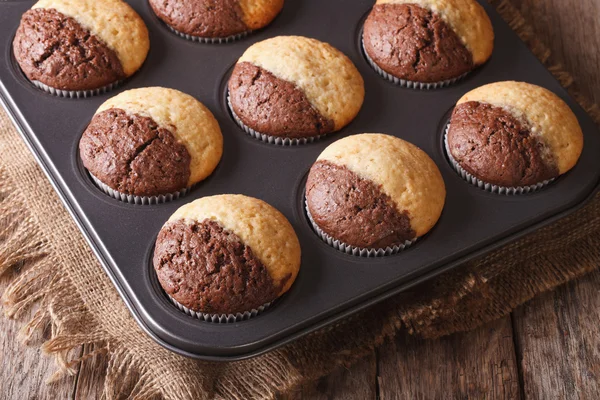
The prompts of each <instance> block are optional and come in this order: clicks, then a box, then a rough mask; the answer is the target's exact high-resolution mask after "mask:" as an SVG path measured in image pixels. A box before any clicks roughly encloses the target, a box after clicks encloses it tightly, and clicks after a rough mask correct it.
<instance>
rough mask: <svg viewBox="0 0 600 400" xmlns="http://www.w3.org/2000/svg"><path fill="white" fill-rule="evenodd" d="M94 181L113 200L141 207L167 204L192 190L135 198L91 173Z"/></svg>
mask: <svg viewBox="0 0 600 400" xmlns="http://www.w3.org/2000/svg"><path fill="white" fill-rule="evenodd" d="M90 176H91V177H92V180H93V181H94V183H95V184H96V186H98V188H99V189H100V190H102V191H103V192H104V193H106V194H107V195H109V196H110V197H112V198H113V199H117V200H120V201H124V202H126V203H130V204H140V205H151V204H160V203H166V202H169V201H172V200H177V199H178V198H180V197H183V196H185V195H186V194H187V193H188V192H189V191H190V189H191V188H185V189H183V190H180V191H179V192H175V193H169V194H161V195H158V196H135V195H133V194H125V193H121V192H118V191H116V190H114V189H113V188H111V187H109V186H108V185H106V184H105V183H103V182H102V181H101V180H100V179H98V178H96V177H95V176H94V175H92V174H91V173H90Z"/></svg>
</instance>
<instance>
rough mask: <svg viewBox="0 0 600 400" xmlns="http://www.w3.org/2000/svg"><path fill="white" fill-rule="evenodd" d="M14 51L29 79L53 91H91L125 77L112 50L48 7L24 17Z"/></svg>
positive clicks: (74, 22) (72, 20)
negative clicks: (53, 89)
mask: <svg viewBox="0 0 600 400" xmlns="http://www.w3.org/2000/svg"><path fill="white" fill-rule="evenodd" d="M13 52H14V55H15V59H16V60H17V62H18V63H19V66H20V67H21V70H22V71H23V73H24V74H25V75H26V76H27V78H28V79H29V80H32V81H39V82H41V83H43V84H45V85H47V86H50V87H52V88H55V89H61V90H69V91H77V90H93V89H98V88H101V87H104V86H107V85H110V84H112V83H115V82H118V81H119V80H122V79H124V78H125V73H124V72H123V67H122V65H121V62H120V60H119V58H118V56H117V54H116V53H115V51H113V50H112V49H111V48H109V47H108V45H106V44H105V43H104V42H103V41H102V40H100V38H98V37H97V36H96V35H94V34H92V33H90V31H88V30H87V29H85V28H84V27H82V26H81V25H80V24H79V23H78V22H77V21H76V20H75V19H73V18H71V17H68V16H66V15H64V14H61V13H60V12H58V11H56V10H54V9H51V8H48V9H45V8H36V9H31V10H29V11H27V12H26V13H25V14H24V15H23V17H22V19H21V24H20V25H19V28H18V29H17V33H16V35H15V38H14V41H13Z"/></svg>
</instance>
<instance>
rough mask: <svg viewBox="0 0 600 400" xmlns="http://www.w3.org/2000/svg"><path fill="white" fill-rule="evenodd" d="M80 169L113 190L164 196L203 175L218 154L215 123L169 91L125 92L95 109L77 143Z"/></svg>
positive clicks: (189, 100) (197, 106) (188, 99)
mask: <svg viewBox="0 0 600 400" xmlns="http://www.w3.org/2000/svg"><path fill="white" fill-rule="evenodd" d="M79 152H80V156H81V160H82V161H83V165H84V166H85V168H87V170H88V171H89V172H90V173H91V174H92V175H94V176H95V177H96V178H98V179H99V180H100V181H101V182H103V183H104V184H106V185H108V186H109V187H111V188H112V189H114V190H116V191H118V192H121V193H125V194H132V195H136V196H156V195H160V194H169V193H174V192H177V191H180V190H182V189H185V188H186V187H190V186H192V185H194V184H195V183H198V182H200V181H202V180H203V179H205V178H206V177H208V176H209V175H210V174H211V173H212V171H213V170H214V169H215V167H216V166H217V164H218V163H219V160H220V159H221V155H222V153H223V136H222V135H221V129H220V128H219V124H218V123H217V120H216V119H215V118H214V116H213V115H212V113H211V112H210V111H209V110H208V109H207V108H206V107H205V106H204V105H202V103H200V102H199V101H198V100H196V99H195V98H193V97H192V96H189V95H187V94H185V93H182V92H179V91H177V90H173V89H166V88H161V87H150V88H142V89H133V90H128V91H125V92H123V93H121V94H119V95H117V96H115V97H113V98H111V99H109V100H107V101H106V102H105V103H104V104H102V105H101V106H100V108H98V110H97V111H96V113H95V114H94V117H93V118H92V121H91V122H90V124H89V125H88V127H87V129H86V130H85V132H84V133H83V136H82V137H81V140H80V142H79Z"/></svg>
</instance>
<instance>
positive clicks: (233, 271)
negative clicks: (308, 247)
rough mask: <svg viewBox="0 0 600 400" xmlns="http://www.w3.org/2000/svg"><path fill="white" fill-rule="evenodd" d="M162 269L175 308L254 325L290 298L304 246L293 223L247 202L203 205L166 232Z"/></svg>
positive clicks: (158, 260)
mask: <svg viewBox="0 0 600 400" xmlns="http://www.w3.org/2000/svg"><path fill="white" fill-rule="evenodd" d="M153 260H154V269H155V271H156V275H157V277H158V281H159V282H160V285H161V286H162V288H163V289H164V291H165V293H166V294H167V295H168V296H169V297H170V298H171V300H172V301H173V302H174V303H175V304H176V305H177V306H178V307H179V308H180V309H182V310H183V311H185V312H187V313H188V314H190V315H192V316H195V317H198V318H201V319H204V320H207V321H213V322H226V321H227V322H231V321H236V320H240V319H246V318H249V317H252V316H254V315H256V314H257V313H259V312H260V311H262V310H263V309H264V308H266V307H268V306H269V305H270V304H271V303H272V302H273V301H275V300H276V299H277V298H279V297H280V296H281V295H283V294H284V293H285V292H287V291H288V290H289V289H290V287H291V286H292V283H294V280H295V279H296V276H297V275H298V271H299V269H300V243H299V242H298V238H297V237H296V233H295V232H294V229H293V228H292V226H291V225H290V223H289V222H288V220H287V219H286V218H285V217H284V216H283V214H281V213H280V212H279V211H277V210H276V209H275V208H273V207H271V206H270V205H268V204H267V203H265V202H264V201H261V200H258V199H255V198H252V197H247V196H242V195H232V194H226V195H220V196H211V197H204V198H201V199H198V200H196V201H194V202H192V203H189V204H186V205H184V206H183V207H181V208H180V209H179V210H177V211H176V212H175V214H173V215H172V216H171V218H169V220H168V221H167V223H165V225H164V226H163V227H162V229H161V230H160V233H159V234H158V238H157V239H156V247H155V249H154V259H153Z"/></svg>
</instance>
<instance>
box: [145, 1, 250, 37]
mask: <svg viewBox="0 0 600 400" xmlns="http://www.w3.org/2000/svg"><path fill="white" fill-rule="evenodd" d="M150 6H151V7H152V9H153V10H154V13H155V14H156V15H157V16H158V17H159V18H160V19H161V20H162V21H163V22H165V23H166V24H167V25H169V26H170V27H172V28H173V29H175V30H176V31H178V32H181V33H184V34H186V35H191V36H196V37H201V38H226V37H229V36H233V35H237V34H240V33H243V32H247V31H249V30H250V29H249V28H248V26H247V25H246V24H245V22H244V19H243V13H242V8H241V7H240V4H239V1H238V0H150Z"/></svg>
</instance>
